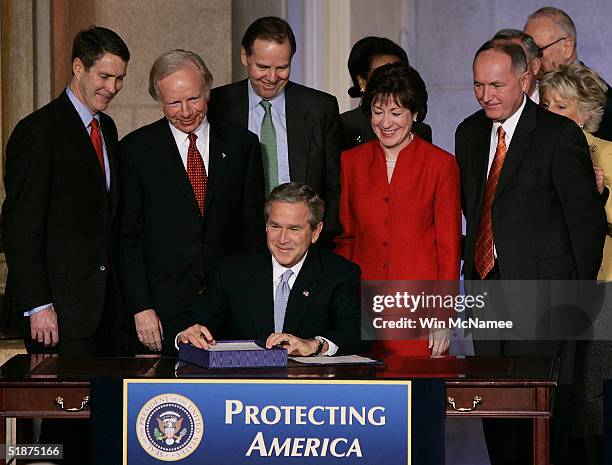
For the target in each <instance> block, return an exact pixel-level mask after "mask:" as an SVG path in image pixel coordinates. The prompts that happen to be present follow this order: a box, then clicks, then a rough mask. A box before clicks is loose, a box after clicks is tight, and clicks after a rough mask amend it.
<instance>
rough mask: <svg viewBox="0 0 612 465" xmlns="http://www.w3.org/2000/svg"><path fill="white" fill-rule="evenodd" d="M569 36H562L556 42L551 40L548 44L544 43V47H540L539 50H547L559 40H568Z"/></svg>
mask: <svg viewBox="0 0 612 465" xmlns="http://www.w3.org/2000/svg"><path fill="white" fill-rule="evenodd" d="M566 39H567V37H561V38H560V39H557V40H555V41H554V42H551V43H550V44H548V45H544V47H538V50H540V53H542V52H543V51H544V50H546V49H547V48H548V47H552V46H553V45H555V44H556V43H557V42H561V41H562V40H566Z"/></svg>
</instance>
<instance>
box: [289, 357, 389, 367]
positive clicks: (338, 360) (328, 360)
mask: <svg viewBox="0 0 612 465" xmlns="http://www.w3.org/2000/svg"><path fill="white" fill-rule="evenodd" d="M289 358H290V359H291V360H294V361H296V362H300V363H306V364H312V365H339V364H345V363H349V364H350V363H355V364H358V363H361V364H365V363H376V362H377V360H374V359H371V358H367V357H361V356H360V355H343V356H339V357H328V356H326V355H319V356H318V357H289Z"/></svg>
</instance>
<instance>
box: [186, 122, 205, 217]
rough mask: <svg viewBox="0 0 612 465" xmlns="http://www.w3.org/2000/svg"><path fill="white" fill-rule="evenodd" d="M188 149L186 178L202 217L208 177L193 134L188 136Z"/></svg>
mask: <svg viewBox="0 0 612 465" xmlns="http://www.w3.org/2000/svg"><path fill="white" fill-rule="evenodd" d="M187 137H188V138H189V148H188V149H187V176H188V177H189V181H190V182H191V187H193V193H194V194H195V198H196V200H197V201H198V206H199V207H200V213H201V214H202V216H204V201H205V200H206V185H207V184H208V176H206V167H205V166H204V161H203V160H202V156H201V155H200V152H199V151H198V148H197V147H196V139H197V138H198V136H196V135H195V134H194V133H193V132H192V133H190V134H189V135H188V136H187Z"/></svg>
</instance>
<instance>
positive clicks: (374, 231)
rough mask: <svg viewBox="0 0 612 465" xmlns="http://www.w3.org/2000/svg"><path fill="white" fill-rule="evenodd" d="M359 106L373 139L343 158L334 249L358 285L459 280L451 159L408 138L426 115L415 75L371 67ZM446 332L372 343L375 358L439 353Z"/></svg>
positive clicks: (394, 67)
mask: <svg viewBox="0 0 612 465" xmlns="http://www.w3.org/2000/svg"><path fill="white" fill-rule="evenodd" d="M363 106H364V108H365V109H366V111H367V113H368V116H369V117H370V121H371V125H372V129H373V132H374V134H375V137H376V138H375V139H374V140H372V141H370V142H367V143H365V144H362V145H360V146H358V147H355V148H353V149H351V150H348V151H345V152H343V153H342V157H341V187H342V190H341V193H340V222H341V224H342V228H343V233H342V235H340V236H339V237H338V238H337V240H336V243H337V245H338V247H337V249H336V251H337V252H338V253H339V254H340V255H342V256H344V257H346V258H348V259H349V260H352V261H353V262H355V263H357V264H358V265H359V266H360V267H361V270H362V278H363V279H364V280H377V281H385V280H419V281H441V280H457V279H458V278H459V254H460V228H461V213H460V211H461V208H460V201H459V169H458V167H457V163H456V162H455V158H454V157H453V156H452V155H450V154H449V153H447V152H445V151H444V150H442V149H440V148H438V147H436V146H434V145H432V144H430V143H429V142H426V141H425V140H423V139H422V138H420V137H419V136H417V135H414V134H413V132H412V128H413V124H414V123H415V122H418V121H422V120H423V118H424V117H425V115H426V113H427V90H426V88H425V83H424V82H423V80H422V79H421V77H420V76H419V73H418V72H417V71H416V70H415V69H413V68H411V67H410V66H407V65H405V64H402V63H394V64H388V65H384V66H382V67H380V68H378V69H376V70H375V71H374V72H373V73H372V76H371V78H370V81H369V82H368V86H367V89H366V92H365V95H364V98H363ZM447 349H448V332H444V331H443V332H436V333H430V335H429V340H427V338H425V339H423V340H403V341H377V343H375V344H374V352H375V353H376V355H387V354H401V355H428V354H430V353H431V354H432V355H441V354H443V353H445V352H446V351H447Z"/></svg>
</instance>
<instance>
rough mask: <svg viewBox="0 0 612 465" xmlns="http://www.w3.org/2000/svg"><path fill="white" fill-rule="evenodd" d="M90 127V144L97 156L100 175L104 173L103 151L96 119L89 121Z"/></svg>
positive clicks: (98, 124)
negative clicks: (100, 169) (100, 170)
mask: <svg viewBox="0 0 612 465" xmlns="http://www.w3.org/2000/svg"><path fill="white" fill-rule="evenodd" d="M89 125H90V126H91V132H90V133H89V137H91V142H92V144H93V146H94V149H95V150H96V155H98V161H99V162H100V167H101V168H102V173H105V172H106V170H105V169H104V151H103V150H102V135H101V134H100V123H98V120H97V119H96V118H94V119H92V120H91V123H89Z"/></svg>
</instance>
